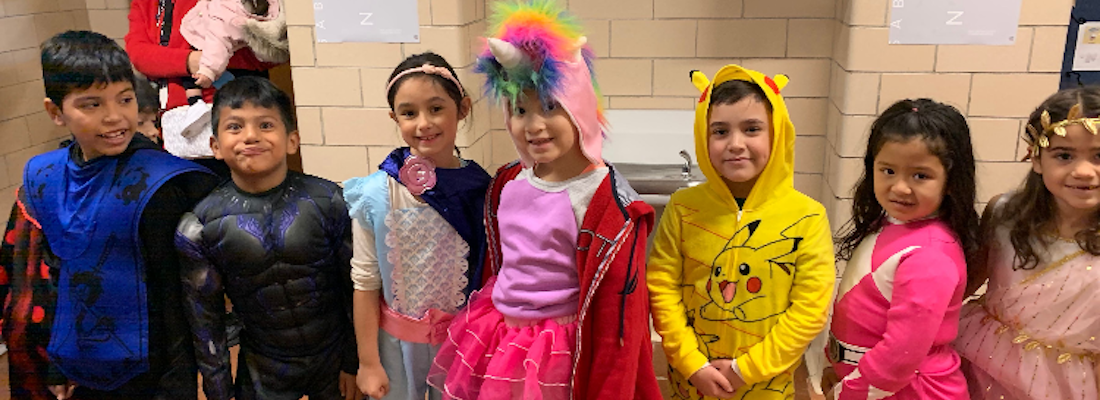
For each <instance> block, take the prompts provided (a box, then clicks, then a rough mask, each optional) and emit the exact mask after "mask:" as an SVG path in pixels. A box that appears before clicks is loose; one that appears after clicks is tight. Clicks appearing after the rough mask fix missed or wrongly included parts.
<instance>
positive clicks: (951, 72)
mask: <svg viewBox="0 0 1100 400" xmlns="http://www.w3.org/2000/svg"><path fill="white" fill-rule="evenodd" d="M839 1H840V2H841V4H838V8H837V9H838V12H839V14H838V16H837V17H838V20H839V21H840V22H839V26H838V28H837V34H836V42H835V44H834V49H833V50H834V51H833V56H832V59H833V62H832V72H831V93H830V95H829V104H828V111H827V115H828V116H827V121H828V125H827V129H826V131H827V135H826V138H827V144H828V146H826V153H827V154H826V156H825V157H824V158H825V160H824V170H825V174H824V177H825V182H824V185H823V191H825V192H826V193H827V195H826V196H825V197H826V204H825V206H826V208H827V209H828V210H829V214H830V220H831V222H832V224H833V227H834V228H836V227H838V226H839V224H840V223H842V222H844V221H846V220H847V219H848V218H849V216H850V211H849V210H850V209H851V189H852V185H853V184H854V183H855V182H856V180H857V179H858V178H859V176H860V175H861V174H862V161H861V157H862V156H863V150H864V147H865V146H866V140H867V135H868V133H869V131H870V124H871V122H872V121H873V120H874V115H875V114H876V113H877V112H879V111H882V110H883V109H885V108H886V107H888V106H889V105H890V104H891V103H893V102H894V101H896V100H899V99H903V98H912V97H931V98H933V99H936V100H939V101H943V102H945V103H948V104H951V105H953V106H955V107H957V108H959V110H960V111H962V112H963V113H964V114H965V115H966V116H967V117H968V121H969V122H970V127H971V135H972V140H973V144H974V148H975V157H976V158H977V160H978V171H977V178H978V201H979V202H982V203H984V202H985V201H987V200H989V198H990V197H992V196H993V195H995V194H998V193H1002V192H1004V191H1007V190H1011V189H1013V188H1014V187H1016V186H1017V185H1018V184H1019V183H1020V181H1021V179H1022V178H1023V177H1024V174H1025V173H1026V171H1027V168H1028V166H1027V165H1026V164H1024V163H1020V162H1018V160H1019V159H1020V157H1021V156H1022V155H1023V151H1024V150H1023V148H1024V146H1023V145H1022V142H1021V141H1020V139H1019V134H1020V132H1021V129H1022V127H1023V120H1024V119H1026V117H1027V115H1028V114H1029V113H1030V112H1031V110H1033V109H1034V108H1035V107H1036V106H1037V105H1038V104H1039V102H1040V101H1042V100H1043V99H1044V98H1046V97H1047V96H1049V95H1050V94H1052V93H1054V91H1056V90H1057V89H1058V82H1059V74H1058V72H1059V70H1060V68H1061V62H1062V53H1063V48H1064V45H1065V39H1066V29H1067V26H1066V25H1067V24H1068V22H1069V13H1070V8H1071V7H1072V4H1073V0H1023V9H1022V11H1021V17H1020V27H1019V30H1018V34H1017V39H1016V43H1015V44H1014V45H1011V46H948V45H942V46H923V45H888V44H887V40H886V38H887V37H888V34H889V31H888V28H887V25H886V24H887V15H888V13H889V9H888V7H887V4H888V2H886V1H882V0H839Z"/></svg>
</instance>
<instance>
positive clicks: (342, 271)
mask: <svg viewBox="0 0 1100 400" xmlns="http://www.w3.org/2000/svg"><path fill="white" fill-rule="evenodd" d="M211 117H212V120H213V122H212V125H213V126H214V128H215V129H214V132H215V137H214V138H213V139H212V140H211V147H212V148H213V150H214V156H215V157H216V158H218V159H221V160H225V162H226V163H227V164H228V165H229V168H230V170H231V171H232V179H231V180H228V181H226V182H224V183H223V184H222V185H221V186H219V187H218V188H216V189H214V191H213V192H211V193H210V195H209V196H207V197H206V199H204V200H203V201H201V202H200V203H199V204H198V206H196V207H195V210H194V212H193V213H188V214H185V215H184V217H183V219H182V220H181V221H180V224H179V227H178V229H177V233H176V247H177V249H178V250H179V253H180V255H181V260H183V261H182V264H183V268H182V279H183V286H184V293H185V296H186V301H187V303H186V304H187V309H188V313H187V314H188V318H189V320H190V322H191V330H192V333H193V338H194V344H195V355H196V358H197V360H198V364H199V371H200V372H202V375H203V390H204V391H205V393H206V397H207V398H208V399H210V400H226V399H230V398H236V399H237V400H251V399H265V400H269V399H272V400H274V399H294V400H297V399H299V398H301V397H302V396H303V395H308V396H309V398H310V399H312V400H326V399H340V398H347V399H352V398H356V397H357V396H358V390H357V389H356V388H355V376H354V374H355V372H356V370H357V369H358V360H357V358H356V356H355V355H356V347H355V337H354V335H353V333H352V332H353V331H352V322H351V315H350V305H351V304H350V302H351V279H350V260H351V220H350V217H349V216H348V211H347V206H346V205H345V203H344V200H343V195H342V190H341V189H340V187H339V186H337V185H336V184H335V183H333V182H330V181H327V180H324V179H321V178H317V177H314V176H309V175H305V174H301V173H298V172H294V171H289V170H288V168H287V164H286V156H287V154H293V153H295V152H297V150H298V132H297V129H296V126H295V121H294V114H293V110H292V108H291V105H290V99H289V97H287V95H286V94H285V93H283V92H282V91H280V90H279V89H277V88H276V87H275V86H274V85H273V84H272V83H271V82H270V81H268V80H266V79H263V78H256V77H241V78H237V79H234V80H233V81H231V82H229V83H228V84H226V85H225V86H223V87H222V88H221V90H219V91H218V93H217V94H216V95H215V97H214V109H213V111H212V114H211ZM227 295H228V297H229V300H230V301H232V302H233V309H234V312H235V313H236V314H237V315H238V316H239V317H240V318H241V320H242V321H243V323H244V327H245V328H244V331H243V332H242V334H241V350H240V354H239V362H238V370H237V381H236V384H235V385H234V384H233V382H232V381H231V371H230V363H229V346H228V344H227V340H226V334H225V332H226V330H225V324H226V321H225V296H227ZM234 386H235V387H234Z"/></svg>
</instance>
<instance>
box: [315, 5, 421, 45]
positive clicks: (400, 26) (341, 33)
mask: <svg viewBox="0 0 1100 400" xmlns="http://www.w3.org/2000/svg"><path fill="white" fill-rule="evenodd" d="M424 1H427V0H424ZM416 2H417V0H313V19H314V22H315V24H316V26H315V29H314V31H315V32H316V33H315V34H316V37H317V42H318V43H338V42H386V43H419V42H420V20H419V14H418V13H417V11H416Z"/></svg>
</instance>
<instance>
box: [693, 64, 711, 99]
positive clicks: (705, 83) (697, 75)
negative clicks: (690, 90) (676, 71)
mask: <svg viewBox="0 0 1100 400" xmlns="http://www.w3.org/2000/svg"><path fill="white" fill-rule="evenodd" d="M689 74H690V76H691V83H692V84H693V85H695V88H696V89H699V92H704V93H705V92H706V90H707V88H709V87H710V79H707V76H706V74H703V73H702V72H701V71H699V70H694V69H693V70H691V72H690V73H689Z"/></svg>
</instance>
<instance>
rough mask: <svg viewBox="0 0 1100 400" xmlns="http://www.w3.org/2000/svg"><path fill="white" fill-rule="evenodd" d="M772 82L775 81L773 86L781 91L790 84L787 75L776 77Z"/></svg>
mask: <svg viewBox="0 0 1100 400" xmlns="http://www.w3.org/2000/svg"><path fill="white" fill-rule="evenodd" d="M772 80H773V81H775V86H778V87H779V90H783V88H784V87H786V86H787V84H788V83H790V82H791V78H788V77H787V75H783V74H779V75H776V76H775V78H772Z"/></svg>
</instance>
